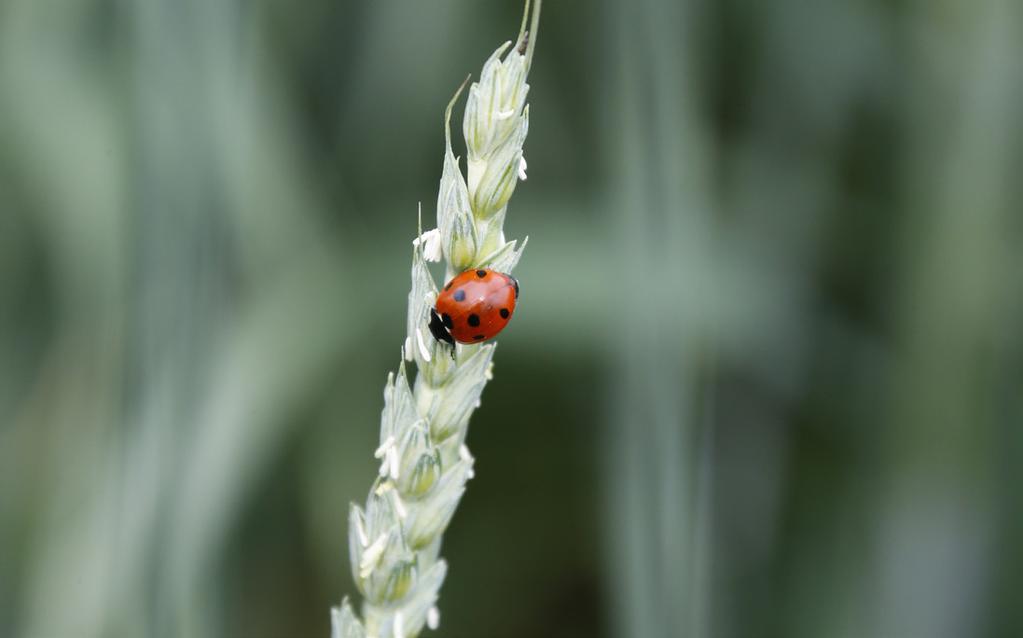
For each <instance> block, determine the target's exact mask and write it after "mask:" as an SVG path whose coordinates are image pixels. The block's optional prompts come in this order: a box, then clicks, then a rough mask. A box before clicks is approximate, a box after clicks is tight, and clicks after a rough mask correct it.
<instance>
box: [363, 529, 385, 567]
mask: <svg viewBox="0 0 1023 638" xmlns="http://www.w3.org/2000/svg"><path fill="white" fill-rule="evenodd" d="M386 546H387V534H381V535H380V537H379V538H377V539H376V540H375V541H373V544H372V545H370V546H369V547H367V548H366V551H365V552H363V553H362V561H360V562H359V576H361V577H362V578H368V577H369V575H370V574H372V573H373V568H374V567H376V566H377V563H378V562H379V561H380V557H381V556H383V555H384V548H385V547H386Z"/></svg>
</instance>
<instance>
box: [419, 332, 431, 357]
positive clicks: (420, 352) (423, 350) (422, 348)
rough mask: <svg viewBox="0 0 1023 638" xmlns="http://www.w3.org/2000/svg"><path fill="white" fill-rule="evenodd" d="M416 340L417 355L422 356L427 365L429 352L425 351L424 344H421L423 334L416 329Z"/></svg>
mask: <svg viewBox="0 0 1023 638" xmlns="http://www.w3.org/2000/svg"><path fill="white" fill-rule="evenodd" d="M416 340H417V341H419V354H421V355H422V356H423V359H425V360H426V362H427V363H430V351H429V350H427V349H426V343H424V342H423V333H422V332H420V331H419V328H416Z"/></svg>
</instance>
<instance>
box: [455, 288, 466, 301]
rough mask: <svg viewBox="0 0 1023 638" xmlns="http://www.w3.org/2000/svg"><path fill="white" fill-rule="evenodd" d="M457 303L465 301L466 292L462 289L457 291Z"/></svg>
mask: <svg viewBox="0 0 1023 638" xmlns="http://www.w3.org/2000/svg"><path fill="white" fill-rule="evenodd" d="M455 301H465V291H464V290H462V289H461V288H459V289H458V290H456V291H455Z"/></svg>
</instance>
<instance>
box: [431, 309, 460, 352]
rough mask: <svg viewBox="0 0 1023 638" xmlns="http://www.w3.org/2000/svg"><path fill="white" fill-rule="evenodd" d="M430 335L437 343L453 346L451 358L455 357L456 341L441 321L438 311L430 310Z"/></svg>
mask: <svg viewBox="0 0 1023 638" xmlns="http://www.w3.org/2000/svg"><path fill="white" fill-rule="evenodd" d="M430 334H432V335H433V338H434V339H436V340H437V341H443V342H444V343H446V344H448V345H450V346H451V356H452V357H453V356H455V340H454V339H453V338H452V337H451V333H450V332H448V329H447V328H446V327H445V326H444V322H443V321H442V320H441V318H440V316H439V315H438V314H437V311H436V310H434V309H433V308H430Z"/></svg>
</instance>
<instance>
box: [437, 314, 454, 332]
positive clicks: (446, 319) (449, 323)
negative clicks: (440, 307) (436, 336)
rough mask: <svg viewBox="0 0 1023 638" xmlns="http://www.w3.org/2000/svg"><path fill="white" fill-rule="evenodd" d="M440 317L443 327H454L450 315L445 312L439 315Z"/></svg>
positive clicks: (449, 328)
mask: <svg viewBox="0 0 1023 638" xmlns="http://www.w3.org/2000/svg"><path fill="white" fill-rule="evenodd" d="M440 318H441V320H443V321H444V327H445V328H447V329H448V330H451V329H452V328H454V327H455V323H454V322H453V321H451V315H449V314H448V313H446V312H445V313H444V314H442V315H441V316H440Z"/></svg>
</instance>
